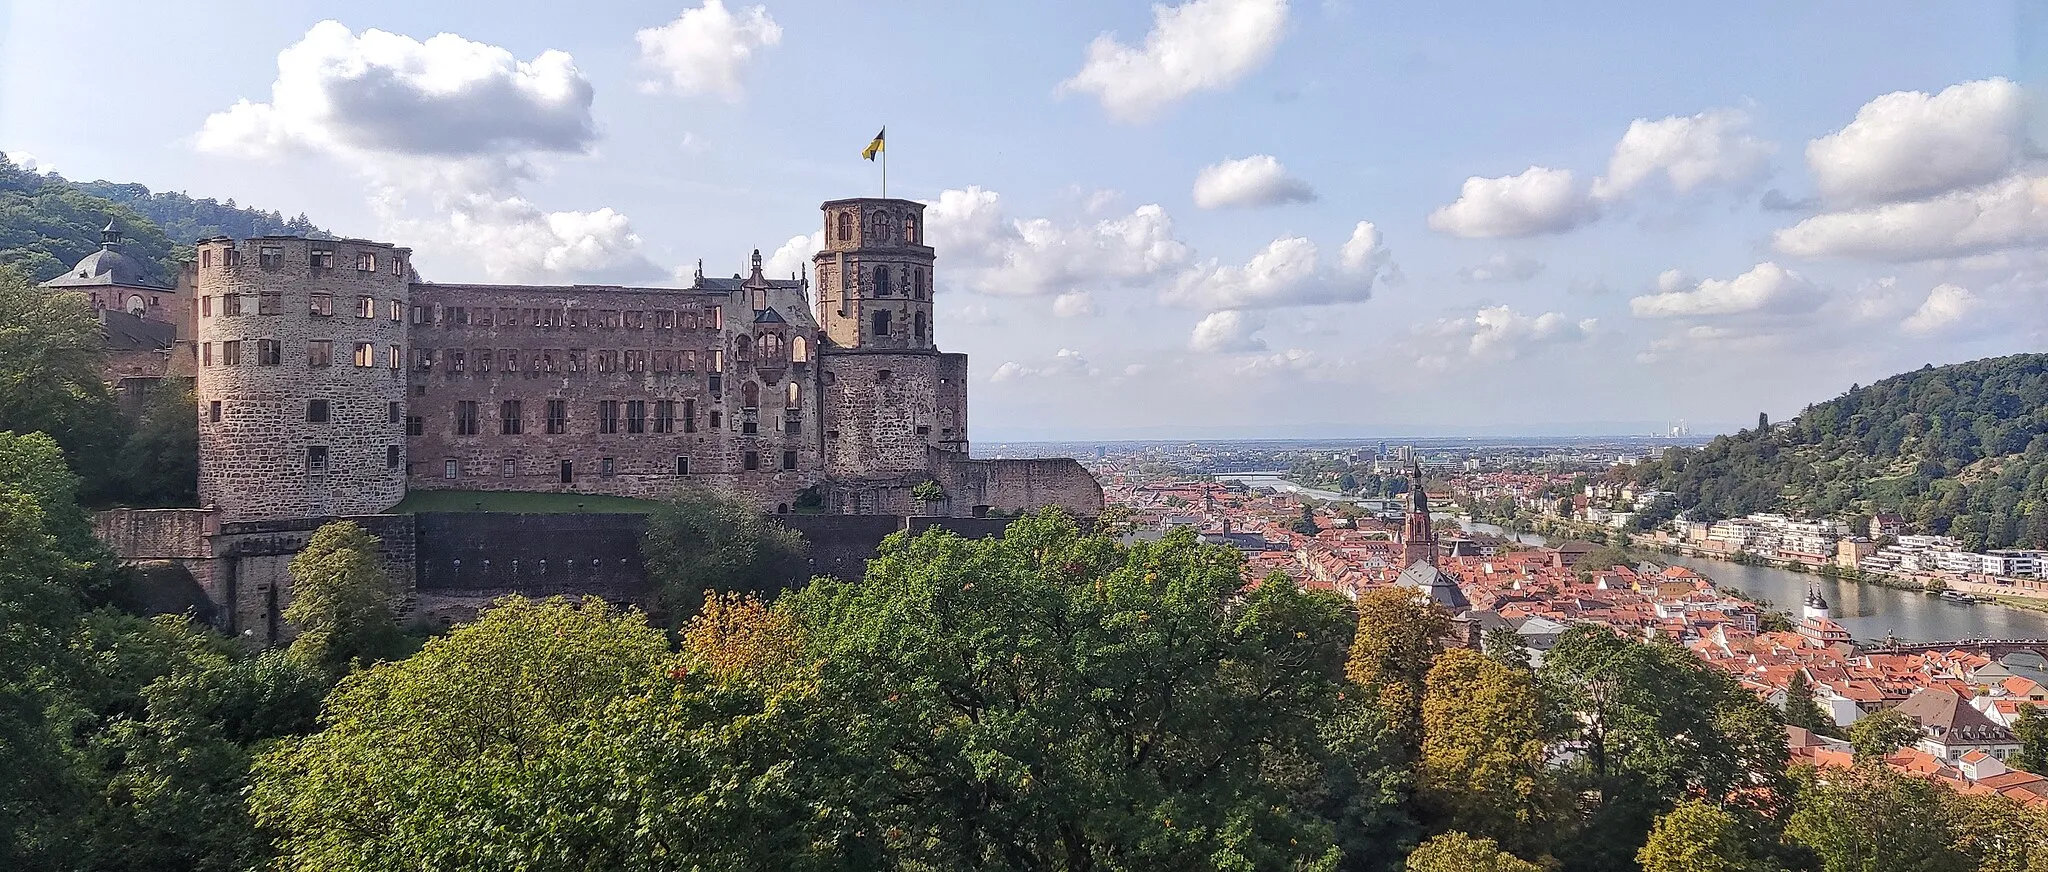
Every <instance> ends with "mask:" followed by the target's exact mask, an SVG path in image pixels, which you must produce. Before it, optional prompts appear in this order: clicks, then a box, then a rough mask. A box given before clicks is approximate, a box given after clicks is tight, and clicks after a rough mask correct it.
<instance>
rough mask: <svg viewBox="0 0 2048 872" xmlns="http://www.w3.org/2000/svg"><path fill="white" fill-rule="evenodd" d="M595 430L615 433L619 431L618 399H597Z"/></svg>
mask: <svg viewBox="0 0 2048 872" xmlns="http://www.w3.org/2000/svg"><path fill="white" fill-rule="evenodd" d="M597 432H599V433H617V432H619V401H618V400H599V401H597Z"/></svg>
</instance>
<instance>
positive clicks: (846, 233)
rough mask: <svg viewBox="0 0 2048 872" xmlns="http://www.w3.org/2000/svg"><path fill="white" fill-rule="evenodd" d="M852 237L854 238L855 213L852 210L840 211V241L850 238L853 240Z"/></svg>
mask: <svg viewBox="0 0 2048 872" xmlns="http://www.w3.org/2000/svg"><path fill="white" fill-rule="evenodd" d="M852 239H853V213H851V212H841V213H839V241H840V242H847V241H850V240H852Z"/></svg>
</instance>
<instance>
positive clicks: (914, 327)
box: [910, 312, 925, 341]
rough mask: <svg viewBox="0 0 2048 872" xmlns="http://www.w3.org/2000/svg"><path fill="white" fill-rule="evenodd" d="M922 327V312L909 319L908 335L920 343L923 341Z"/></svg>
mask: <svg viewBox="0 0 2048 872" xmlns="http://www.w3.org/2000/svg"><path fill="white" fill-rule="evenodd" d="M924 327H925V323H924V313H923V312H919V313H917V314H916V315H915V316H913V317H912V318H911V319H910V333H911V335H912V336H916V337H917V338H918V340H920V341H922V340H923V339H924Z"/></svg>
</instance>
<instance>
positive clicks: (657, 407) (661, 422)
mask: <svg viewBox="0 0 2048 872" xmlns="http://www.w3.org/2000/svg"><path fill="white" fill-rule="evenodd" d="M654 432H656V433H674V432H676V401H675V400H655V401H654Z"/></svg>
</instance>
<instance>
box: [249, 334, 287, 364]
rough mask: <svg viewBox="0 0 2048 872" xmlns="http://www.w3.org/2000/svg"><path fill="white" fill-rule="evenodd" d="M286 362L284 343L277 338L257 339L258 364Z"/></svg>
mask: <svg viewBox="0 0 2048 872" xmlns="http://www.w3.org/2000/svg"><path fill="white" fill-rule="evenodd" d="M283 362H284V343H281V342H279V341H277V340H275V339H258V340H256V365H257V366H276V365H278V364H280V363H283Z"/></svg>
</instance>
